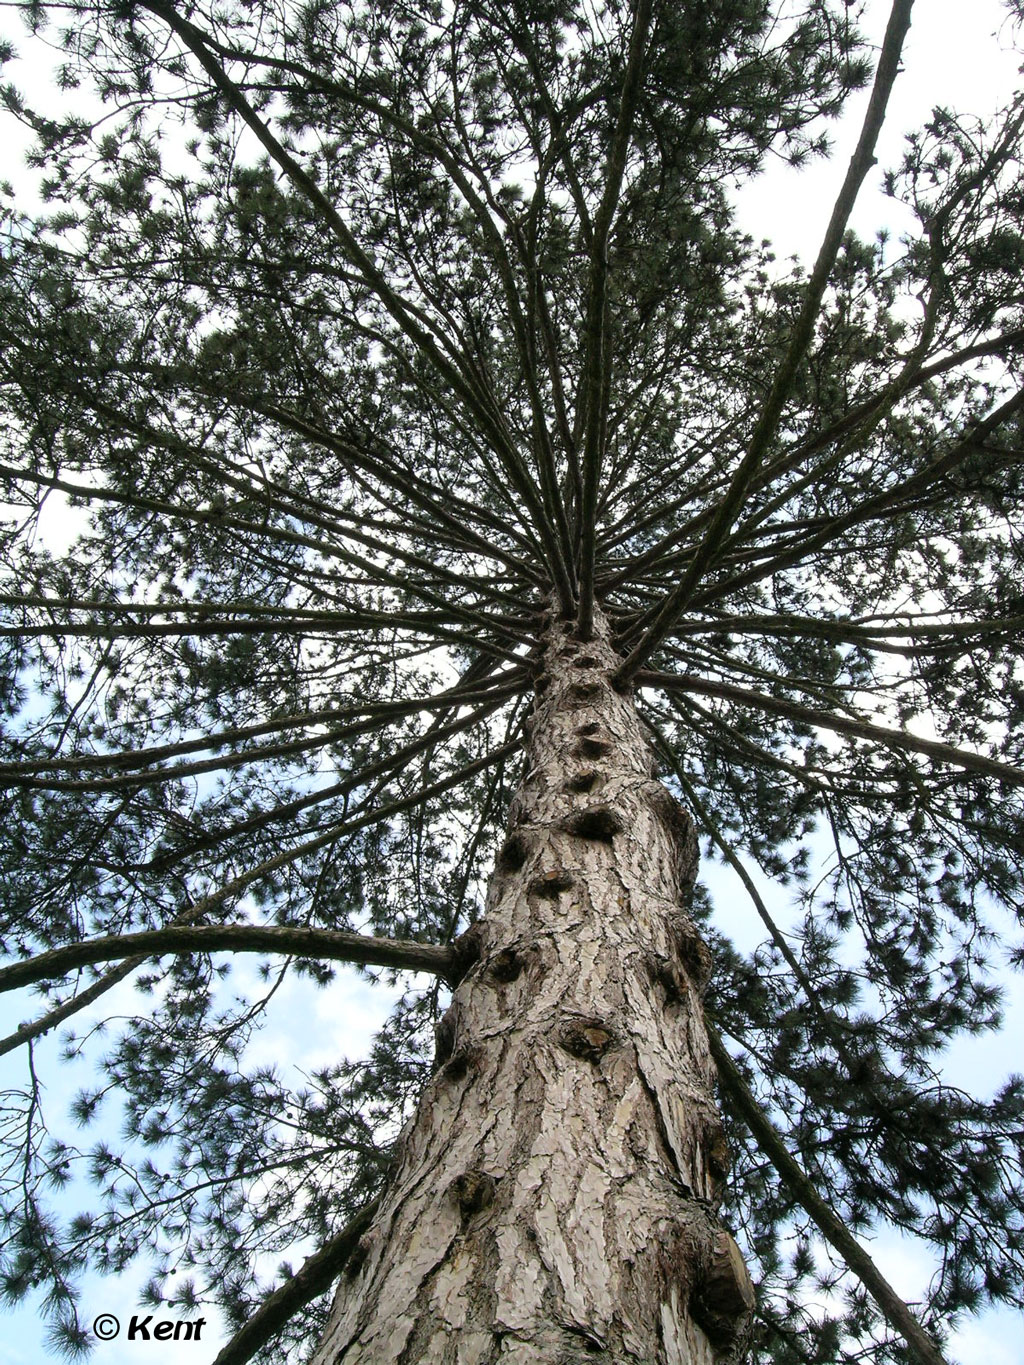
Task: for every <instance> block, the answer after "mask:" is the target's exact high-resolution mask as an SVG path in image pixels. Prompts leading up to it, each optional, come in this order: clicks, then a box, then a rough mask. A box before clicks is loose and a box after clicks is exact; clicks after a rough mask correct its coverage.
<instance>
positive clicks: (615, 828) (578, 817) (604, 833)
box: [563, 806, 623, 844]
mask: <svg viewBox="0 0 1024 1365" xmlns="http://www.w3.org/2000/svg"><path fill="white" fill-rule="evenodd" d="M563 828H564V829H565V831H566V832H567V833H568V834H575V835H576V837H577V838H578V839H597V840H598V841H599V842H601V843H603V844H610V843H611V841H612V839H613V838H614V836H615V835H616V834H620V833H621V832H622V829H623V823H622V816H621V815H620V814H619V813H618V811H616V810H613V809H612V808H611V806H588V807H587V809H586V810H580V811H576V813H575V814H573V815H570V816H569V818H568V819H567V820H566V821H565V824H564V826H563Z"/></svg>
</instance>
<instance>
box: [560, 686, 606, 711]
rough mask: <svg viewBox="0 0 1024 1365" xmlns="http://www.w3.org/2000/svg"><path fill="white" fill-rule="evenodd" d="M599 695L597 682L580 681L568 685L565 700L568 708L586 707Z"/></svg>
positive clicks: (599, 688)
mask: <svg viewBox="0 0 1024 1365" xmlns="http://www.w3.org/2000/svg"><path fill="white" fill-rule="evenodd" d="M600 695H601V684H600V683H599V682H590V681H586V682H584V681H580V682H574V683H570V684H569V688H568V690H567V692H566V698H567V700H568V702H569V705H570V706H587V705H589V703H590V702H592V701H596V700H597V699H598V697H599V696H600Z"/></svg>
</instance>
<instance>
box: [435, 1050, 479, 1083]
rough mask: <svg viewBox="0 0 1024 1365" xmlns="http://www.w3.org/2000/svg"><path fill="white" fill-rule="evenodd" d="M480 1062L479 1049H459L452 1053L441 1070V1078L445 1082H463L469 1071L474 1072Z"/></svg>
mask: <svg viewBox="0 0 1024 1365" xmlns="http://www.w3.org/2000/svg"><path fill="white" fill-rule="evenodd" d="M480 1060H481V1050H480V1048H477V1047H460V1048H459V1050H458V1051H457V1052H453V1053H452V1055H451V1057H449V1059H448V1061H447V1062H446V1063H445V1064H444V1066H443V1067H442V1068H441V1076H442V1077H443V1079H444V1080H446V1081H461V1080H464V1079H465V1078H466V1077H467V1076H468V1075H469V1073H470V1072H471V1071H476V1069H477V1068H478V1067H479V1065H480Z"/></svg>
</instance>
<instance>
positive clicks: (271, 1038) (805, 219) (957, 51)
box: [0, 0, 1024, 1365]
mask: <svg viewBox="0 0 1024 1365" xmlns="http://www.w3.org/2000/svg"><path fill="white" fill-rule="evenodd" d="M888 11H889V4H888V3H887V2H886V3H878V2H877V0H875V2H874V3H871V4H869V5H868V11H867V22H866V28H867V31H868V33H869V34H870V35H871V37H872V39H873V41H874V42H875V43H876V45H877V44H878V43H880V41H881V35H882V32H883V30H884V26H885V21H886V18H887V15H888ZM0 32H6V34H7V35H8V36H10V37H12V38H13V39H14V40H15V42H16V45H17V46H18V47H19V49H20V50H21V51H22V52H24V53H25V54H26V56H28V52H29V45H28V42H27V40H26V39H25V38H24V35H23V34H22V32H21V31H20V29H18V28H17V24H16V20H15V19H14V18H13V17H12V16H11V14H10V12H9V11H7V12H6V13H4V14H3V15H2V17H0ZM1012 42H1013V34H1012V33H1011V31H1010V29H1009V27H1008V25H1007V22H1006V10H1005V8H1004V6H1003V4H1001V3H999V0H969V2H967V0H919V3H918V4H917V5H916V7H915V11H914V18H913V25H912V27H911V31H910V36H909V39H908V42H907V44H906V47H905V50H904V72H903V74H902V75H901V77H900V79H899V81H898V82H897V84H896V88H895V92H894V95H893V99H892V101H891V103H890V112H889V117H888V120H887V125H886V129H885V131H884V132H883V135H882V139H881V143H880V146H879V152H878V161H879V164H878V166H876V167H875V169H874V170H873V171H872V172H871V174H870V175H869V177H868V183H867V185H866V186H865V189H864V191H863V192H862V195H861V199H860V202H859V204H858V207H857V209H856V211H855V214H854V219H853V225H854V226H855V227H856V229H857V230H858V231H859V232H860V233H861V234H862V235H864V236H867V237H871V236H872V235H873V233H874V231H875V230H876V229H877V228H879V227H885V228H888V229H889V230H890V232H891V233H892V234H893V239H894V247H895V242H896V239H897V238H898V236H899V233H900V232H901V231H903V230H905V229H907V228H908V227H909V226H910V223H909V220H908V219H905V218H901V217H900V212H901V211H900V209H899V206H897V205H895V204H894V203H893V202H892V201H891V200H887V199H885V198H884V197H883V196H882V195H881V193H880V185H881V177H882V173H883V170H884V169H885V168H886V167H888V166H894V165H895V164H897V163H898V161H899V159H900V155H901V145H902V139H903V136H904V135H905V133H906V132H908V131H910V130H911V129H914V128H917V127H920V126H921V125H922V124H923V123H924V122H925V121H926V120H927V118H928V116H929V114H930V112H931V109H932V108H933V106H935V105H939V104H941V105H943V106H945V107H947V108H951V109H952V110H954V111H958V112H970V113H976V114H982V115H988V114H991V113H993V112H994V111H995V110H996V109H997V108H998V107H999V106H1000V105H1002V104H1005V103H1006V102H1007V100H1008V99H1009V98H1010V97H1011V95H1012V93H1013V92H1014V90H1015V89H1016V88H1017V84H1018V81H1019V76H1018V68H1019V66H1020V57H1019V56H1018V54H1017V53H1016V52H1015V51H1014V50H1013V47H1012ZM50 65H51V60H50V57H49V54H42V55H39V56H36V57H34V58H31V59H29V60H26V61H24V62H21V63H18V64H16V65H15V67H14V68H13V69H12V70H11V71H10V72H9V73H8V74H9V75H10V77H11V78H12V79H14V81H15V83H16V84H18V85H20V86H21V87H22V88H24V89H26V91H28V90H29V89H30V87H31V88H33V90H38V88H39V82H40V81H42V80H43V79H44V78H45V74H44V73H45V72H46V71H47V70H48V69H49V67H50ZM866 102H867V94H866V92H865V93H863V94H861V95H860V96H858V97H857V98H856V99H854V100H851V102H850V105H849V108H848V111H847V114H846V116H845V117H844V119H843V120H842V122H841V123H840V124H839V125H837V126H836V127H835V129H834V134H833V136H834V141H835V148H836V154H835V156H834V157H833V158H832V159H831V160H830V161H829V162H827V163H821V162H818V163H813V164H812V165H810V166H809V167H806V168H804V169H802V170H799V171H796V170H793V169H792V168H790V167H787V166H785V165H784V164H783V163H781V162H779V161H775V162H772V163H770V164H769V167H768V169H767V170H766V172H765V173H764V174H763V175H761V176H760V177H759V178H758V179H757V180H756V181H754V182H753V183H752V184H750V185H748V186H746V187H745V188H744V189H743V191H742V192H741V194H740V195H739V196H738V198H737V204H738V208H739V212H740V217H741V222H742V224H743V226H744V227H745V228H746V230H747V231H749V232H750V233H751V235H752V236H754V237H755V239H758V240H759V239H761V238H762V237H766V238H769V239H770V240H772V242H773V243H774V244H775V248H776V251H777V254H778V255H779V256H780V257H784V256H788V255H790V254H793V253H795V254H797V255H799V256H800V257H801V258H803V259H804V260H805V262H807V263H808V264H809V263H810V262H811V261H813V258H814V256H815V254H816V252H817V248H818V245H819V241H820V238H821V235H822V233H823V231H824V228H825V224H826V223H827V221H828V217H829V213H830V211H831V206H832V202H833V200H834V198H835V195H836V192H837V190H838V187H839V185H840V183H841V181H842V178H843V175H844V174H845V170H846V166H847V162H848V160H849V156H850V153H851V151H852V148H853V145H854V143H855V141H856V138H857V134H858V131H859V128H860V119H861V117H862V115H863V111H864V107H865V105H866ZM2 145H3V147H4V149H5V154H6V158H7V161H6V165H5V166H3V168H2V170H0V175H2V177H3V178H7V179H10V180H14V181H16V182H17V183H18V184H19V186H24V185H26V184H27V183H28V182H27V181H26V180H25V178H24V174H23V172H20V171H19V166H18V162H19V160H20V156H19V154H18V151H17V149H18V148H19V146H21V145H23V139H22V138H21V137H20V134H19V133H17V132H15V131H14V130H12V129H10V128H5V131H4V140H3V144H2ZM25 206H26V207H27V206H28V205H27V203H26V205H25ZM705 880H706V881H707V882H708V884H709V886H710V888H711V890H712V895H713V898H714V901H715V905H716V909H717V910H718V912H719V913H720V915H721V920H722V924H723V927H725V928H727V929H728V931H729V932H731V933H733V934H734V935H735V937H736V938H737V940H738V941H739V942H740V944H742V945H745V946H751V945H752V944H753V943H755V942H758V941H760V939H761V937H762V936H763V935H762V934H761V931H760V924H759V921H757V919H756V916H755V914H754V911H753V909H752V907H750V906H749V904H748V903H746V901H745V893H744V892H743V891H742V888H740V887H739V885H738V883H737V882H736V881H735V879H733V878H732V876H731V874H728V873H726V872H724V871H723V870H722V869H721V868H718V867H708V868H706V869H705ZM761 889H762V893H763V894H764V895H765V898H766V900H768V902H769V905H770V906H771V908H772V909H773V911H774V912H776V913H777V914H778V915H779V916H780V918H782V919H783V920H784V919H785V918H786V915H787V910H786V895H785V893H781V892H780V891H779V890H778V889H777V888H774V887H771V886H769V885H768V884H767V883H765V882H764V880H763V879H762V880H761ZM254 965H255V960H254V959H243V960H242V963H241V964H240V965H239V968H238V969H236V975H235V978H234V980H235V982H236V985H238V984H241V983H242V982H250V981H253V980H254V978H253V976H252V969H253V967H254ZM120 990H121V992H122V993H121V996H120V1007H118V1001H117V997H116V996H114V997H112V998H113V1000H114V1005H115V1012H117V1010H118V1008H120V1009H121V1010H123V1011H127V1010H129V1009H131V1008H132V1007H133V1006H134V1005H135V1004H136V1001H137V997H135V998H133V995H132V992H131V989H130V987H129V986H127V985H125V986H123V987H121V988H120ZM389 1000H390V996H389V993H388V992H386V991H385V990H383V989H374V988H373V987H371V986H369V985H368V984H367V983H366V982H365V981H364V980H363V979H361V978H359V977H358V976H356V974H355V973H354V972H346V971H341V972H339V977H338V980H337V982H336V984H335V985H334V986H333V987H332V988H331V989H330V990H329V991H322V992H317V991H314V990H312V989H311V988H310V986H309V984H308V983H305V982H295V981H294V980H292V981H291V983H290V984H289V985H287V986H286V987H285V988H284V989H283V990H282V991H281V992H280V993H279V995H278V997H277V999H276V1000H275V1005H276V1007H277V1008H276V1012H275V1019H276V1021H277V1022H276V1027H275V1030H274V1031H273V1032H272V1033H269V1034H267V1035H264V1037H263V1038H262V1039H261V1040H260V1042H259V1044H258V1046H259V1051H260V1060H271V1059H273V1058H274V1057H278V1058H280V1059H281V1060H285V1059H290V1060H291V1061H293V1062H294V1063H296V1064H298V1065H300V1066H301V1067H302V1069H304V1070H308V1069H309V1067H311V1066H315V1065H316V1064H317V1063H318V1062H320V1061H324V1062H326V1061H329V1060H333V1059H334V1058H336V1057H337V1056H338V1055H340V1054H344V1055H349V1056H351V1057H358V1056H360V1055H362V1054H363V1053H364V1052H365V1050H366V1046H367V1044H368V1042H369V1039H370V1038H371V1036H372V1034H373V1031H374V1030H375V1029H376V1028H377V1027H378V1026H379V1025H380V1023H381V1022H383V1019H384V1017H385V1016H386V1014H387V1010H388V1006H389ZM1009 1004H1010V1008H1009V1012H1008V1023H1009V1024H1010V1027H1009V1028H1008V1030H1007V1032H1006V1033H1005V1034H1004V1038H1008V1039H1013V1038H1014V1037H1016V1039H1017V1040H1019V1039H1020V1038H1021V1037H1024V990H1022V989H1021V987H1020V982H1019V979H1018V981H1017V982H1016V983H1014V984H1013V985H1012V987H1011V991H1010V997H1009ZM108 1007H109V1005H108V1002H105V1011H106V1008H108ZM105 1011H104V1012H105ZM310 1011H312V1015H313V1017H312V1018H311V1017H310ZM34 1013H35V1009H34V1004H33V1002H31V1001H29V1000H27V999H26V998H24V997H17V998H15V999H11V998H10V997H4V998H3V999H2V1000H0V1028H2V1030H3V1032H4V1033H6V1032H8V1031H9V1029H10V1027H12V1026H14V1025H16V1024H17V1023H18V1022H20V1021H21V1020H22V1019H24V1018H26V1017H29V1016H30V1015H32V1014H34ZM310 1039H315V1044H314V1049H315V1055H314V1053H313V1052H312V1051H311V1050H310V1042H309V1040H310ZM56 1050H57V1049H56V1043H55V1041H54V1040H47V1041H46V1042H45V1043H43V1044H41V1045H40V1046H39V1049H38V1054H37V1070H38V1071H39V1073H40V1074H41V1075H43V1076H46V1077H47V1078H48V1081H47V1085H48V1088H47V1091H46V1096H45V1102H46V1104H47V1106H48V1107H50V1108H51V1109H52V1110H53V1112H54V1115H56V1113H58V1112H59V1111H60V1110H61V1109H62V1108H63V1107H64V1105H65V1103H66V1100H67V1099H68V1098H70V1096H71V1095H73V1094H74V1092H75V1091H76V1090H77V1089H78V1088H80V1087H81V1086H82V1085H83V1084H85V1083H86V1081H87V1080H88V1079H89V1077H88V1076H86V1075H83V1074H80V1073H79V1072H78V1071H77V1070H76V1069H69V1068H60V1067H58V1066H56V1065H55V1060H56V1058H55V1054H56ZM1019 1065H1020V1058H1019V1042H1018V1044H1017V1047H1016V1048H1015V1047H1014V1046H1013V1044H1012V1042H1006V1043H1005V1044H1001V1043H999V1042H994V1041H993V1040H991V1039H982V1040H979V1039H969V1040H966V1041H965V1042H964V1043H963V1044H962V1045H958V1047H957V1048H956V1050H955V1051H954V1053H953V1055H952V1056H951V1057H950V1076H949V1079H950V1081H951V1082H952V1083H954V1084H957V1083H959V1084H964V1085H973V1086H976V1087H977V1088H979V1089H980V1090H982V1091H989V1092H990V1091H991V1089H992V1088H993V1087H994V1086H995V1084H997V1082H998V1080H999V1079H1001V1078H1002V1077H1003V1076H1004V1075H1005V1073H1006V1072H1007V1071H1008V1070H1010V1069H1011V1068H1014V1067H1017V1068H1019ZM0 1067H3V1068H4V1069H3V1070H2V1071H0V1078H2V1080H3V1082H4V1084H13V1085H19V1084H21V1083H22V1082H23V1077H24V1070H23V1068H24V1060H23V1058H21V1057H19V1056H17V1055H15V1056H14V1057H7V1058H4V1059H2V1061H0ZM871 1250H872V1253H873V1255H874V1256H875V1257H876V1260H877V1261H878V1262H879V1265H880V1268H881V1269H882V1271H883V1273H884V1274H886V1275H887V1276H888V1277H889V1278H890V1279H891V1280H892V1281H893V1283H894V1285H895V1287H896V1288H897V1289H898V1290H899V1291H900V1292H901V1293H902V1294H903V1295H904V1296H905V1297H907V1298H909V1299H911V1300H912V1299H914V1298H916V1297H917V1296H918V1295H919V1294H920V1293H921V1291H922V1290H923V1288H924V1286H925V1284H926V1283H927V1279H928V1277H929V1275H930V1273H931V1266H930V1262H929V1259H928V1257H927V1255H926V1254H923V1253H922V1252H921V1251H920V1250H919V1249H917V1248H916V1247H912V1246H910V1245H909V1244H906V1243H903V1242H902V1241H901V1239H899V1238H898V1237H896V1236H895V1235H891V1236H889V1235H887V1236H883V1237H881V1238H879V1239H877V1240H876V1241H875V1242H874V1243H873V1244H872V1246H871ZM147 1278H148V1271H146V1272H143V1271H139V1272H132V1273H131V1274H129V1275H126V1276H123V1277H122V1278H121V1279H120V1280H119V1281H111V1280H108V1281H101V1280H98V1279H96V1278H91V1279H90V1280H89V1281H88V1282H87V1286H86V1291H85V1293H84V1295H83V1300H82V1316H83V1319H85V1320H86V1321H91V1320H92V1318H93V1317H94V1316H95V1315H96V1314H97V1313H100V1312H113V1313H116V1314H117V1315H118V1316H119V1317H121V1318H122V1319H123V1320H127V1318H128V1316H130V1314H131V1312H133V1311H136V1309H137V1303H136V1298H135V1296H136V1293H137V1290H138V1287H139V1285H141V1284H142V1283H143V1282H144V1281H145V1279H147ZM145 1311H148V1310H145ZM207 1316H208V1317H209V1318H210V1319H211V1322H210V1325H209V1327H208V1328H207V1329H206V1331H205V1332H204V1335H203V1344H202V1345H196V1344H195V1343H186V1342H179V1343H169V1342H168V1343H162V1344H160V1345H159V1346H158V1345H156V1344H155V1343H150V1344H149V1345H148V1346H147V1345H146V1344H145V1343H140V1344H135V1345H132V1344H129V1343H127V1342H126V1341H125V1340H124V1339H123V1337H122V1338H120V1339H118V1340H117V1341H115V1342H111V1343H104V1344H100V1345H98V1346H97V1348H96V1351H95V1353H94V1355H93V1357H92V1359H93V1360H94V1361H95V1362H96V1365H141V1362H143V1361H158V1362H159V1365H200V1362H202V1363H203V1365H206V1362H209V1361H210V1360H212V1358H213V1356H214V1354H215V1352H216V1349H217V1348H218V1334H217V1331H216V1327H217V1323H216V1314H215V1313H213V1312H209V1313H207ZM0 1328H2V1330H0V1365H38V1362H39V1361H40V1360H41V1359H42V1358H43V1357H42V1342H43V1336H44V1331H43V1327H42V1325H41V1324H40V1322H39V1320H38V1318H37V1317H36V1313H35V1310H34V1308H33V1307H25V1308H22V1309H21V1310H19V1311H17V1312H16V1313H14V1314H12V1315H11V1316H10V1317H9V1318H5V1319H0ZM1022 1336H1024V1332H1022V1327H1021V1320H1020V1317H1019V1316H1018V1315H1016V1314H1012V1313H1010V1312H1009V1311H1005V1310H1004V1311H1000V1312H990V1313H986V1314H984V1315H982V1317H981V1318H979V1319H976V1320H973V1321H972V1322H970V1323H968V1324H967V1325H965V1326H964V1327H962V1328H961V1330H960V1331H959V1332H958V1333H957V1334H956V1336H955V1337H954V1343H953V1351H952V1356H953V1357H954V1358H955V1359H956V1360H958V1361H959V1362H960V1365H976V1362H980V1363H982V1365H1020V1361H1021V1348H1020V1341H1021V1339H1022ZM207 1343H208V1344H207Z"/></svg>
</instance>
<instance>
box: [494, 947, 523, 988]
mask: <svg viewBox="0 0 1024 1365" xmlns="http://www.w3.org/2000/svg"><path fill="white" fill-rule="evenodd" d="M524 965H525V964H524V962H523V956H522V954H521V953H520V951H519V949H518V948H513V947H512V946H511V945H510V946H509V947H507V948H502V950H501V952H500V953H495V955H494V957H492V958H491V960H490V962H489V963H488V965H487V971H488V974H489V975H490V976H491V977H492V978H493V980H495V981H497V982H499V983H500V984H501V985H503V986H505V985H508V983H509V982H510V981H515V979H516V977H518V976H519V975H520V973H521V972H522V970H523V967H524Z"/></svg>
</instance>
